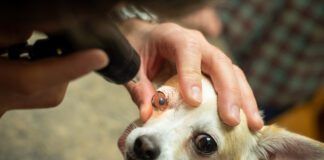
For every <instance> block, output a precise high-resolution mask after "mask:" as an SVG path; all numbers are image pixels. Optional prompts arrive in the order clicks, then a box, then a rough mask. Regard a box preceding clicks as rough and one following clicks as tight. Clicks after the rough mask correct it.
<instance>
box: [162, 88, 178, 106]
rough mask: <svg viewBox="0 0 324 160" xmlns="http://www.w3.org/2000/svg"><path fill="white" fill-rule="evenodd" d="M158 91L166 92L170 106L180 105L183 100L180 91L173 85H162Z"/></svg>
mask: <svg viewBox="0 0 324 160" xmlns="http://www.w3.org/2000/svg"><path fill="white" fill-rule="evenodd" d="M157 93H162V94H164V96H165V98H166V100H167V103H168V105H167V106H168V107H170V108H173V107H175V106H177V105H179V104H180V103H181V102H182V101H181V99H180V93H179V91H178V90H177V89H176V88H174V87H171V86H162V87H160V88H159V89H158V90H157Z"/></svg>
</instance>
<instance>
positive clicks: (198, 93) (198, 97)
mask: <svg viewBox="0 0 324 160" xmlns="http://www.w3.org/2000/svg"><path fill="white" fill-rule="evenodd" d="M191 93H192V97H193V98H194V100H195V101H197V102H199V103H200V102H201V91H200V88H199V87H197V86H193V87H192V88H191Z"/></svg>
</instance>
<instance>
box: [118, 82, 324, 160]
mask: <svg viewBox="0 0 324 160" xmlns="http://www.w3.org/2000/svg"><path fill="white" fill-rule="evenodd" d="M173 79H174V78H173ZM177 86H178V85H177V84H176V83H171V84H170V85H169V86H162V87H161V88H160V89H159V90H160V91H162V92H163V93H165V94H166V95H167V97H168V99H169V102H170V106H169V108H168V109H167V110H165V111H159V110H156V111H154V113H153V116H152V117H151V118H150V119H149V120H148V121H147V122H146V123H145V124H143V126H141V127H138V128H136V129H134V130H133V131H132V132H131V133H130V134H129V135H128V136H127V139H126V147H125V148H126V149H125V150H124V151H123V152H124V153H123V154H126V153H127V152H132V151H131V150H132V148H133V144H134V141H135V139H136V138H137V137H139V136H142V135H150V136H154V137H155V138H156V139H157V140H158V145H159V146H160V150H161V154H160V156H159V157H158V159H157V160H211V159H213V160H214V159H225V160H234V159H242V160H257V159H299V158H301V159H324V158H323V157H324V146H323V144H322V143H319V142H316V141H313V140H310V139H307V138H305V137H302V136H300V135H296V134H292V133H290V132H288V131H285V130H283V129H280V128H276V127H264V128H263V129H262V130H261V131H260V132H256V133H252V132H250V130H249V129H248V126H247V123H246V119H245V116H244V114H243V113H241V123H240V125H238V126H236V127H228V126H226V125H224V124H223V123H222V122H221V120H220V119H219V116H218V113H217V96H216V94H215V91H214V89H213V86H212V84H211V83H210V82H209V80H207V79H203V81H202V87H203V89H202V91H203V92H202V93H203V98H202V99H203V101H202V103H201V105H200V106H199V107H197V108H194V107H191V106H188V105H186V104H185V103H183V102H182V100H181V97H180V96H179V92H178V88H177ZM197 131H199V132H207V133H209V134H210V135H211V136H212V137H213V138H214V139H215V140H216V142H217V145H218V151H217V152H216V153H215V154H214V155H212V156H209V157H202V156H199V155H198V154H197V153H195V151H194V149H193V144H192V140H191V137H192V134H193V133H194V132H197ZM294 151H295V152H297V151H298V153H295V152H294ZM269 153H273V155H272V156H271V154H269ZM274 155H275V156H274ZM294 155H299V157H298V156H294Z"/></svg>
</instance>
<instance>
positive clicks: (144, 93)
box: [125, 76, 155, 122]
mask: <svg viewBox="0 0 324 160" xmlns="http://www.w3.org/2000/svg"><path fill="white" fill-rule="evenodd" d="M142 77H143V78H142V79H141V80H140V81H139V82H137V83H134V82H128V83H127V84H126V85H125V87H126V88H127V90H128V92H129V93H130V94H131V97H132V99H133V101H134V102H135V103H136V105H137V106H138V107H139V111H140V118H141V120H142V121H143V122H145V121H147V120H148V119H149V118H150V116H151V115H152V113H153V109H152V104H151V99H152V96H153V95H154V93H155V89H154V87H153V85H152V83H151V82H150V81H149V80H148V79H147V78H146V76H145V77H144V76H142Z"/></svg>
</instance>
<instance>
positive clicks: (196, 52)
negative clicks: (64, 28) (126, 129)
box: [0, 19, 263, 130]
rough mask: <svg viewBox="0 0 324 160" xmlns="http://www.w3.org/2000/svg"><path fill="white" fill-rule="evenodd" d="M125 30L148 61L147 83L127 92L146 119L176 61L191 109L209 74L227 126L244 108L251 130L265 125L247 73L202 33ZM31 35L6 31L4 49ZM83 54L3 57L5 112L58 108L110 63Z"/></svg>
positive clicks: (130, 26)
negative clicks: (70, 89)
mask: <svg viewBox="0 0 324 160" xmlns="http://www.w3.org/2000/svg"><path fill="white" fill-rule="evenodd" d="M121 28H123V31H124V33H125V35H126V37H127V38H128V40H129V41H130V42H131V44H132V45H133V46H134V48H135V49H136V50H137V51H138V53H139V54H140V56H141V59H142V64H141V68H140V72H139V73H140V77H141V78H140V80H141V81H140V82H139V83H137V84H129V85H127V88H128V90H129V92H130V94H131V95H132V98H133V100H134V101H135V102H136V103H137V105H138V106H139V108H140V115H141V119H142V120H143V121H146V120H147V119H148V118H149V117H150V115H151V113H152V107H151V97H152V95H153V94H154V91H155V89H154V87H153V85H152V83H151V80H152V79H153V78H154V76H155V75H156V73H158V72H159V70H160V66H161V65H162V64H163V62H164V61H170V62H172V63H174V64H175V65H176V68H177V72H178V75H179V82H180V89H181V94H182V96H183V98H184V100H185V102H187V103H188V104H190V105H191V106H198V105H199V104H200V102H201V74H202V72H203V73H205V74H206V75H208V76H209V77H210V78H211V79H212V81H213V84H214V87H215V90H216V91H217V93H218V94H219V101H218V106H219V113H220V117H221V118H222V120H223V121H224V122H225V123H226V124H228V125H230V126H235V125H237V124H238V123H239V122H240V119H239V112H240V109H243V111H244V112H245V113H246V115H247V117H248V123H249V125H250V128H251V129H253V130H258V129H260V128H261V127H262V125H263V122H262V120H261V118H260V116H259V114H258V110H257V106H256V102H255V98H254V96H253V93H252V91H251V88H250V87H249V85H248V83H247V81H246V79H245V77H244V74H243V72H242V71H241V70H240V69H239V68H238V67H236V66H235V65H233V64H232V62H231V60H230V59H229V58H228V57H227V56H226V55H225V54H224V53H222V52H221V51H220V50H219V49H217V48H215V47H214V46H212V45H211V44H209V43H208V42H207V41H206V39H205V38H204V37H203V35H202V34H201V33H200V32H198V31H195V30H190V29H186V28H183V27H180V26H179V25H176V24H173V23H164V24H150V23H147V22H143V21H139V20H135V19H134V20H129V21H126V22H125V23H124V24H123V25H122V27H121ZM28 34H30V31H26V32H23V31H22V32H16V33H12V34H8V32H7V33H6V34H4V33H3V34H2V36H0V42H2V44H0V46H8V45H10V44H14V43H17V42H20V41H22V40H26V38H28V36H26V35H28ZM0 35H1V34H0ZM8 35H9V36H8ZM8 37H10V38H8ZM80 52H82V54H80V53H74V54H71V55H68V56H65V57H56V58H48V59H44V60H39V61H34V62H30V61H25V60H16V61H10V60H7V59H0V75H1V77H2V78H1V79H0V107H1V109H0V113H1V112H2V113H1V114H3V113H4V112H5V111H7V110H11V109H30V108H46V107H53V106H57V105H58V104H59V103H61V101H62V100H63V98H64V95H65V91H66V89H67V86H68V83H69V82H70V81H72V80H74V79H77V78H79V77H82V76H83V75H85V74H87V73H89V72H91V71H93V70H98V69H100V68H103V67H104V66H106V65H107V64H108V63H109V60H108V57H107V56H106V55H105V53H104V52H103V51H101V50H99V49H91V50H86V51H80ZM108 54H109V53H108ZM215 107H216V106H215ZM1 114H0V115H1Z"/></svg>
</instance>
